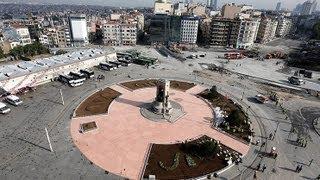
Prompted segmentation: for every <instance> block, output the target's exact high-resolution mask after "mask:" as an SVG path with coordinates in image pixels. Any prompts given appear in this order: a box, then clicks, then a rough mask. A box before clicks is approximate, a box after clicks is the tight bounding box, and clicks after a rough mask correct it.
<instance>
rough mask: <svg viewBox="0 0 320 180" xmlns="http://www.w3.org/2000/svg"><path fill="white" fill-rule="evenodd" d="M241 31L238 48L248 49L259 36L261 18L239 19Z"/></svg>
mask: <svg viewBox="0 0 320 180" xmlns="http://www.w3.org/2000/svg"><path fill="white" fill-rule="evenodd" d="M239 21H240V26H239V33H238V38H237V44H236V48H239V49H248V48H251V47H252V46H253V43H254V41H255V40H256V38H257V34H258V29H259V24H260V19H256V18H241V17H240V19H239Z"/></svg>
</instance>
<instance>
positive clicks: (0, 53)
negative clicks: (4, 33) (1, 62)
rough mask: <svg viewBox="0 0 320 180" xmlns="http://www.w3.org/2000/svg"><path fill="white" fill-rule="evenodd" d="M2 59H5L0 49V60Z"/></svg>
mask: <svg viewBox="0 0 320 180" xmlns="http://www.w3.org/2000/svg"><path fill="white" fill-rule="evenodd" d="M4 57H5V55H4V52H3V49H2V48H1V47H0V59H2V58H4Z"/></svg>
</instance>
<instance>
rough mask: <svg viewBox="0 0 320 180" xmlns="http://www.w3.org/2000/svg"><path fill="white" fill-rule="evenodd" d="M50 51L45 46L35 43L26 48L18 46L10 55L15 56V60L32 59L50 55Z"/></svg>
mask: <svg viewBox="0 0 320 180" xmlns="http://www.w3.org/2000/svg"><path fill="white" fill-rule="evenodd" d="M49 52H50V51H49V49H48V48H47V47H45V46H43V45H42V44H41V43H39V42H34V43H32V44H28V45H25V46H17V47H14V48H13V49H11V50H10V52H9V55H11V56H13V57H14V58H15V59H18V58H22V57H32V56H35V55H40V54H47V53H49Z"/></svg>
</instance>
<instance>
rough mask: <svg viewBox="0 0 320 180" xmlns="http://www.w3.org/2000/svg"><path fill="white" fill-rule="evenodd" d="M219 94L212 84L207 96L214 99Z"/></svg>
mask: <svg viewBox="0 0 320 180" xmlns="http://www.w3.org/2000/svg"><path fill="white" fill-rule="evenodd" d="M218 96H219V93H218V91H217V86H212V87H211V89H210V91H209V93H208V98H209V99H216V98H217V97H218Z"/></svg>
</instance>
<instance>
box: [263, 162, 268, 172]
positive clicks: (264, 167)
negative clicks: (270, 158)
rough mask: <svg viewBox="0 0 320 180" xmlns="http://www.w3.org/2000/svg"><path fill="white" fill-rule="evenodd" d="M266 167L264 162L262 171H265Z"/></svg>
mask: <svg viewBox="0 0 320 180" xmlns="http://www.w3.org/2000/svg"><path fill="white" fill-rule="evenodd" d="M266 169H267V166H266V164H263V166H262V172H264V170H266Z"/></svg>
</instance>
